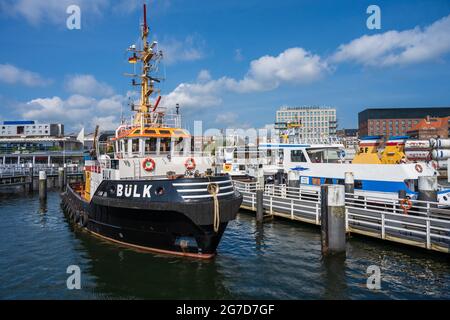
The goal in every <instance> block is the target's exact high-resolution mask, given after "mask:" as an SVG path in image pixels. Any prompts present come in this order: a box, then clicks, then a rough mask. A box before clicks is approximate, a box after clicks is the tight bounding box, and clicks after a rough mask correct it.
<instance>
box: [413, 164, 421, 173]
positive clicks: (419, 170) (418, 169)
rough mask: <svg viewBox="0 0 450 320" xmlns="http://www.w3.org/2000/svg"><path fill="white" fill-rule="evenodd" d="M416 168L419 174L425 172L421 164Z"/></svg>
mask: <svg viewBox="0 0 450 320" xmlns="http://www.w3.org/2000/svg"><path fill="white" fill-rule="evenodd" d="M414 168H415V169H416V171H417V172H418V173H422V171H423V168H422V166H421V165H420V164H416V166H415V167H414Z"/></svg>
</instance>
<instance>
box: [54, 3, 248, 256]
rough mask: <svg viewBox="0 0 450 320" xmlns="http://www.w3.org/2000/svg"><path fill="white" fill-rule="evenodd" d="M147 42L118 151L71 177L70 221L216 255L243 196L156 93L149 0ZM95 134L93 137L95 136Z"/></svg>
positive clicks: (136, 56)
mask: <svg viewBox="0 0 450 320" xmlns="http://www.w3.org/2000/svg"><path fill="white" fill-rule="evenodd" d="M141 32H142V34H141V39H142V42H143V44H142V49H136V46H131V47H130V48H129V49H128V50H129V51H130V52H131V53H132V57H131V58H130V59H129V61H130V62H131V63H133V64H134V63H138V62H140V63H141V65H142V72H140V74H139V75H136V77H139V78H140V79H139V81H140V83H137V82H136V80H133V85H138V86H140V89H141V90H140V91H141V95H140V97H141V98H140V101H139V103H138V105H136V106H134V107H132V109H133V111H135V113H134V117H133V119H132V122H131V123H130V124H122V125H120V126H119V127H118V128H117V130H116V131H115V136H114V138H113V139H112V142H113V144H114V153H113V154H112V155H111V156H109V155H106V154H103V155H100V154H99V151H98V149H99V148H98V144H96V143H95V144H96V145H95V146H94V151H95V152H94V157H93V158H92V159H90V160H86V162H85V183H84V184H70V185H68V186H67V190H66V191H65V192H64V193H63V194H62V206H63V209H64V210H65V212H66V213H67V215H68V217H69V219H70V221H72V222H74V223H76V224H77V225H78V226H79V227H81V228H83V229H84V230H87V231H89V232H91V233H93V234H95V235H97V236H99V237H101V238H104V239H107V240H110V241H113V242H116V243H120V244H123V245H127V246H131V247H134V248H137V249H142V250H149V251H154V252H159V253H169V254H176V255H183V256H190V257H196V258H211V257H213V256H214V254H215V253H216V248H217V246H218V244H219V242H220V240H221V237H222V235H223V233H224V231H225V229H226V227H227V224H228V222H229V221H231V220H234V219H235V217H236V214H237V212H238V210H239V207H240V205H241V202H242V196H241V195H240V194H239V192H237V191H236V190H235V188H234V185H233V183H232V180H231V178H230V176H229V175H228V174H214V170H213V163H214V159H213V158H212V157H211V156H210V155H208V154H201V153H192V152H191V136H190V134H189V133H188V132H187V131H186V130H184V129H182V128H181V127H180V124H181V118H180V115H179V113H178V109H177V112H176V113H175V114H170V113H169V112H168V111H167V110H165V109H164V108H162V107H159V102H160V100H161V97H160V96H159V97H158V98H156V99H155V100H154V101H152V100H151V99H150V97H151V95H152V94H153V93H154V92H155V91H156V89H155V88H154V84H155V83H157V82H159V79H158V78H156V77H155V76H154V75H153V71H154V70H155V69H156V67H155V65H156V64H157V63H158V61H159V59H161V58H162V53H161V51H159V50H157V43H156V42H153V43H152V44H149V43H148V40H147V39H148V34H149V28H148V26H147V20H146V6H145V4H144V22H143V25H142V30H141ZM95 141H96V140H94V142H95Z"/></svg>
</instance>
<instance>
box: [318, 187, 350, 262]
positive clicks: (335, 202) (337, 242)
mask: <svg viewBox="0 0 450 320" xmlns="http://www.w3.org/2000/svg"><path fill="white" fill-rule="evenodd" d="M320 191H321V240H322V253H323V254H338V253H339V254H341V253H345V249H346V234H345V187H344V186H342V185H322V186H321V189H320Z"/></svg>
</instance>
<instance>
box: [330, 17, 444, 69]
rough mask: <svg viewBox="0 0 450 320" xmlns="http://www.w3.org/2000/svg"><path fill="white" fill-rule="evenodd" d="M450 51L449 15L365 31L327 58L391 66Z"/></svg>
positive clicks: (433, 56)
mask: <svg viewBox="0 0 450 320" xmlns="http://www.w3.org/2000/svg"><path fill="white" fill-rule="evenodd" d="M448 52H450V15H449V16H446V17H444V18H442V19H440V20H438V21H436V22H434V23H433V24H431V25H429V26H427V27H425V28H420V27H416V28H414V29H410V30H405V31H395V30H393V31H387V32H385V33H381V34H375V35H370V36H368V35H364V36H362V37H360V38H358V39H355V40H353V41H351V42H349V43H347V44H343V45H341V46H340V47H339V48H338V50H337V52H336V53H335V54H334V55H333V56H332V57H331V58H330V61H332V62H335V63H338V62H344V61H354V62H356V63H360V64H363V65H369V66H391V65H402V64H411V63H419V62H424V61H428V60H433V59H437V58H439V57H441V56H442V55H444V54H445V53H448Z"/></svg>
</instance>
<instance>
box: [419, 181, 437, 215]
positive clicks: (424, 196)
mask: <svg viewBox="0 0 450 320" xmlns="http://www.w3.org/2000/svg"><path fill="white" fill-rule="evenodd" d="M418 187H419V188H418V189H419V195H418V197H417V199H418V200H421V201H429V202H435V203H432V204H431V203H430V204H429V205H427V204H426V203H422V204H419V206H421V207H425V208H427V207H428V208H435V207H436V206H437V205H436V202H437V201H438V197H437V190H438V182H437V176H419V183H418ZM425 210H426V209H425ZM426 213H427V214H428V213H429V212H426Z"/></svg>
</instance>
